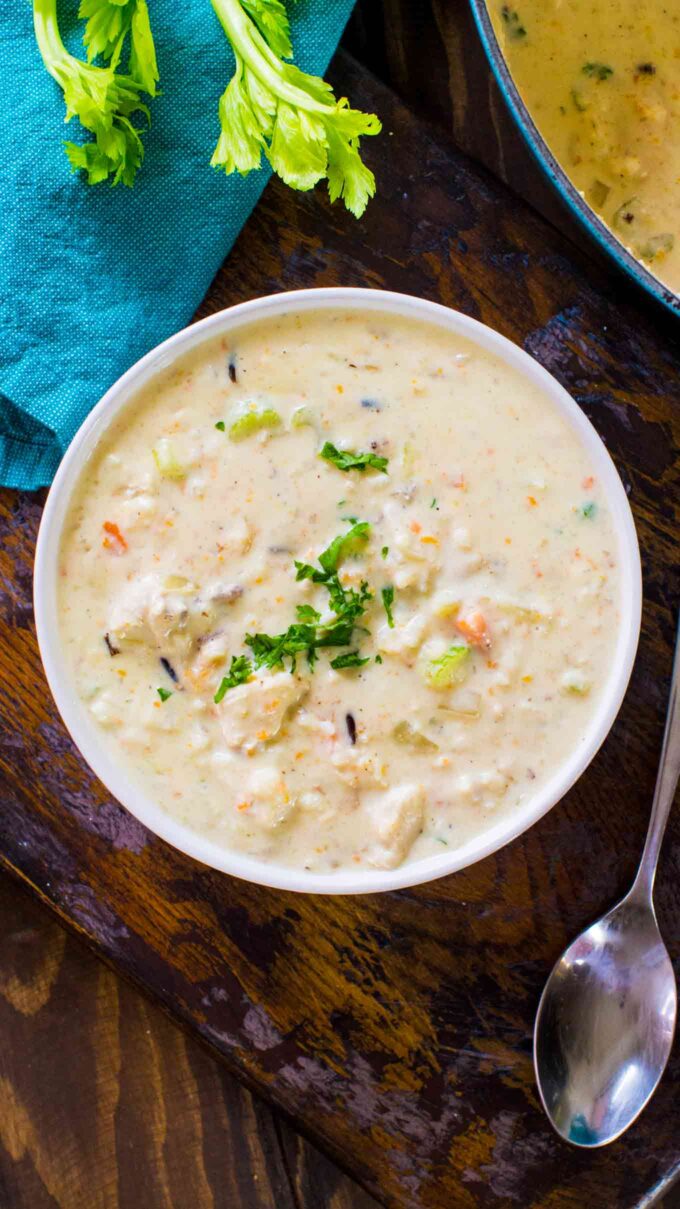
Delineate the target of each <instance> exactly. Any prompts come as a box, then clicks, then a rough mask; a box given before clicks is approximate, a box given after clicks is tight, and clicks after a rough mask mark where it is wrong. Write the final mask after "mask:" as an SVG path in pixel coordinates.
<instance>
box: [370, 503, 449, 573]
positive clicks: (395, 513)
mask: <svg viewBox="0 0 680 1209" xmlns="http://www.w3.org/2000/svg"><path fill="white" fill-rule="evenodd" d="M384 515H385V523H386V529H387V534H388V537H389V542H388V544H389V556H388V560H387V564H388V566H389V567H390V568H391V569H392V575H393V579H394V584H395V587H397V588H400V589H404V588H415V589H416V590H417V591H419V592H425V591H427V589H428V587H429V583H430V580H431V578H432V575H433V573H434V572H435V571H436V570H437V568H438V567H439V566H440V563H441V559H440V539H439V536H438V535H437V533H435V532H434V530H435V528H436V527H437V524H438V522H436V521H435V520H434V519H432V518H431V517H428V518H427V522H426V523H425V522H424V521H419V520H418V519H417V517H416V515H415V511H414V510H413V509H411V508H404V507H403V506H402V505H401V504H398V503H396V502H395V501H394V500H389V501H388V502H387V503H386V505H385V510H384Z"/></svg>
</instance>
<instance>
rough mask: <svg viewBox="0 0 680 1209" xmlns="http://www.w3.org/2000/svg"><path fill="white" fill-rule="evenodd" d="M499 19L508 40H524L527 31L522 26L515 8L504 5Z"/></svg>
mask: <svg viewBox="0 0 680 1209" xmlns="http://www.w3.org/2000/svg"><path fill="white" fill-rule="evenodd" d="M501 17H502V19H503V24H504V25H505V28H506V30H507V33H508V37H509V38H526V36H527V31H526V29H525V28H524V26H523V25H522V21H521V19H520V15H519V13H518V12H517V9H516V8H510V5H509V4H504V5H503V7H502V8H501Z"/></svg>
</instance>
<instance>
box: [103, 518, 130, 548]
mask: <svg viewBox="0 0 680 1209" xmlns="http://www.w3.org/2000/svg"><path fill="white" fill-rule="evenodd" d="M103 529H104V532H105V533H108V534H110V535H111V537H113V538H115V540H116V541H117V542H118V545H119V546H120V548H121V550H127V548H128V544H127V542H126V540H125V538H124V537H123V534H122V533H121V531H120V529H119V528H118V525H114V523H113V521H104V525H103ZM104 544H105V545H108V546H110V545H111V543H110V542H107V541H106V538H105V539H104Z"/></svg>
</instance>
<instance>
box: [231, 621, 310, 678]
mask: <svg viewBox="0 0 680 1209" xmlns="http://www.w3.org/2000/svg"><path fill="white" fill-rule="evenodd" d="M316 633H317V632H316V626H313V625H308V624H306V623H304V622H302V623H297V624H293V625H289V626H288V629H287V630H284V632H283V634H246V638H245V643H246V646H247V647H250V649H251V651H252V652H253V657H254V659H255V667H268V668H272V667H283V661H284V659H287V658H289V659H290V660H291V669H290V670H291V671H292V672H294V671H295V667H296V662H297V657H298V655H301V654H304V653H305V652H306V654H307V660H308V662H309V666H310V667H313V666H314V663H315V661H316V650H315V647H316V645H317V643H316Z"/></svg>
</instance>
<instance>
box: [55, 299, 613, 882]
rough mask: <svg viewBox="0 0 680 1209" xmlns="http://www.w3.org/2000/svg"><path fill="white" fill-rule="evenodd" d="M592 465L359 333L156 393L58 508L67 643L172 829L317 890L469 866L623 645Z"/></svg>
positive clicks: (338, 318)
mask: <svg viewBox="0 0 680 1209" xmlns="http://www.w3.org/2000/svg"><path fill="white" fill-rule="evenodd" d="M616 550H617V547H616V541H615V537H614V533H613V528H612V522H611V518H610V515H609V512H608V508H607V503H606V500H605V499H604V497H603V493H602V491H601V487H600V483H599V482H598V479H597V477H596V474H595V471H594V468H593V465H592V463H591V458H590V456H589V453H588V451H587V450H586V449H585V448H584V446H583V445H582V443H581V442H580V440H579V438H578V436H577V435H576V433H575V432H574V430H572V428H571V427H570V426H569V424H568V423H567V421H566V420H565V419H564V418H563V417H562V416H561V415H560V414H558V413H557V412H556V410H555V408H554V405H553V404H552V403H551V402H550V400H549V399H548V397H547V396H546V395H545V394H544V393H543V392H542V390H541V389H540V388H539V387H537V386H535V385H532V384H530V383H528V382H527V381H526V379H524V378H523V377H522V376H521V374H520V373H519V372H516V371H514V370H513V369H511V368H509V367H508V366H507V365H505V364H504V363H502V362H501V361H499V360H497V359H495V358H494V357H492V356H490V355H488V354H486V353H485V352H483V351H481V350H480V349H479V348H478V347H477V346H475V345H473V344H471V343H469V342H467V341H466V340H464V339H462V338H459V337H457V336H455V335H452V334H451V333H449V332H446V331H444V330H443V329H439V328H437V327H434V326H430V325H425V324H423V323H420V322H413V321H407V320H405V319H404V320H402V319H398V318H391V317H384V316H382V315H380V314H377V313H375V312H373V313H371V312H366V313H357V312H356V311H354V312H350V311H342V310H338V311H326V312H323V313H321V314H318V313H317V314H315V315H307V314H306V315H292V316H287V317H285V318H282V319H278V320H271V321H268V322H267V323H266V324H264V323H262V324H251V325H249V326H246V327H244V328H243V329H241V330H239V331H238V333H237V334H236V335H234V336H230V337H229V338H228V339H222V340H219V341H216V342H212V343H208V344H206V345H203V346H202V347H201V348H200V349H199V350H198V351H197V352H195V353H193V354H192V355H191V356H190V357H187V358H186V359H185V360H183V361H181V362H179V363H175V364H174V365H173V366H172V367H171V368H169V369H167V370H165V371H164V372H161V373H160V374H159V375H158V376H157V377H156V378H155V379H154V381H153V382H152V383H151V384H150V385H148V386H147V387H146V388H145V389H144V390H143V391H142V392H141V393H140V394H139V395H138V396H137V397H136V398H135V400H134V402H133V403H132V404H130V405H129V406H128V407H127V409H126V410H125V411H124V413H123V414H122V415H121V416H120V417H119V418H118V420H117V421H116V422H115V423H114V425H113V427H111V428H110V429H109V430H108V431H107V433H106V435H105V436H104V438H103V439H102V441H101V443H100V445H99V446H98V447H97V449H96V451H95V453H94V455H93V456H92V457H91V459H90V461H89V463H88V464H87V466H86V467H85V470H84V472H83V474H82V478H81V481H80V483H79V485H78V487H77V489H76V492H75V495H74V498H73V501H72V504H71V507H70V514H69V517H68V519H67V523H66V526H65V530H64V536H63V542H62V549H61V552H60V601H59V604H60V617H61V637H62V641H63V643H64V645H65V648H66V650H67V652H68V657H69V660H70V665H71V667H72V674H73V677H74V679H75V684H76V686H77V692H78V694H79V696H80V697H81V698H82V701H83V702H84V704H85V708H86V709H87V710H89V712H90V714H91V716H92V718H93V719H94V720H95V721H96V724H97V726H98V727H100V728H101V732H102V735H103V736H104V741H105V742H106V744H108V745H109V746H110V749H111V750H112V751H114V752H115V754H116V757H119V758H120V760H121V762H123V763H124V765H125V766H126V768H127V769H128V770H129V772H130V774H131V776H132V777H133V778H135V779H136V780H137V781H138V782H140V783H141V784H142V785H143V786H144V788H145V789H146V791H147V793H148V794H149V795H150V797H152V798H153V799H154V800H155V801H156V802H158V803H160V804H161V805H162V807H163V809H164V810H166V811H167V812H168V814H170V815H172V816H173V817H174V818H175V819H177V820H180V821H181V822H182V823H185V824H187V825H188V826H189V827H191V828H193V829H195V830H196V831H198V832H201V833H203V834H204V835H207V836H209V837H210V838H211V839H213V840H214V841H217V842H218V843H220V844H222V845H223V846H224V847H226V848H230V849H238V850H240V851H242V852H246V853H249V854H252V855H254V856H256V857H258V858H264V859H267V860H271V861H276V862H282V863H286V864H289V865H292V866H297V867H300V868H305V869H310V870H314V871H317V872H330V871H332V870H335V869H337V868H339V867H343V866H344V867H353V868H355V867H356V866H364V867H366V868H369V867H379V868H387V867H392V866H395V865H397V864H399V863H400V862H402V861H407V860H408V861H414V860H417V859H419V858H421V857H425V856H428V855H431V854H433V853H441V852H443V851H444V850H445V849H446V848H447V847H448V848H450V847H454V846H458V845H460V844H461V843H462V842H463V841H465V840H467V839H468V838H470V837H471V836H472V835H474V834H477V833H479V832H481V831H483V830H484V829H485V828H489V827H490V826H492V825H493V824H495V823H496V822H497V821H498V819H499V817H500V816H501V815H502V814H506V813H507V812H512V811H514V810H516V809H517V808H518V806H519V805H520V804H521V803H524V802H526V800H527V798H529V797H531V796H532V795H533V794H534V793H535V792H536V791H537V789H539V788H540V787H541V786H542V785H544V784H545V782H546V780H547V778H549V777H550V776H551V775H553V774H554V773H555V771H556V770H557V769H558V767H559V765H560V763H561V762H563V761H564V759H565V757H566V756H567V755H568V754H569V753H571V752H572V751H573V749H574V748H575V747H576V746H578V744H579V743H581V742H582V740H583V737H584V733H585V731H586V728H587V727H588V724H589V721H590V719H591V717H592V714H593V711H594V709H595V708H596V705H597V702H598V699H599V697H600V694H601V692H602V690H603V687H604V685H605V682H606V679H607V676H608V672H609V667H610V663H611V658H612V651H613V647H614V642H615V638H616V632H617V626H618V620H619V603H620V601H619V592H620V580H619V572H618V567H617V554H616Z"/></svg>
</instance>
